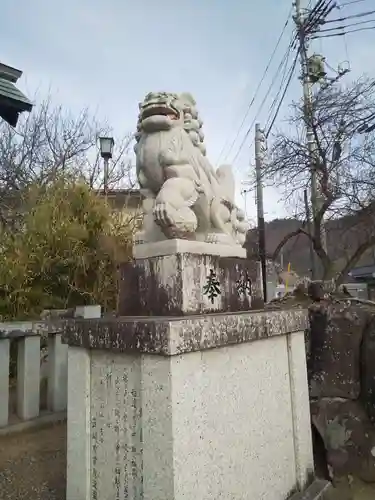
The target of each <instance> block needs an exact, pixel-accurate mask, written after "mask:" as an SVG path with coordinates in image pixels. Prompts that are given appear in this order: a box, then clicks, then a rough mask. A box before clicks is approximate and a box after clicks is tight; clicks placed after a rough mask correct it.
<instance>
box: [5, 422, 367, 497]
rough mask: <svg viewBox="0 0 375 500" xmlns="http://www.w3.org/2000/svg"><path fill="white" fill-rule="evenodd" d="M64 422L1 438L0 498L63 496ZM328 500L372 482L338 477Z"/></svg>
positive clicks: (356, 493)
mask: <svg viewBox="0 0 375 500" xmlns="http://www.w3.org/2000/svg"><path fill="white" fill-rule="evenodd" d="M65 484H66V424H65V423H59V424H55V425H51V426H49V427H45V428H43V429H36V430H33V431H29V432H23V433H20V434H15V435H13V436H7V437H1V438H0V500H26V499H27V500H65ZM327 500H375V485H367V484H365V483H361V482H360V481H357V480H351V481H347V480H341V481H338V482H337V485H336V488H335V489H334V490H333V491H332V494H331V495H329V498H327Z"/></svg>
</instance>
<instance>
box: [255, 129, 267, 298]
mask: <svg viewBox="0 0 375 500" xmlns="http://www.w3.org/2000/svg"><path fill="white" fill-rule="evenodd" d="M265 151H266V138H265V135H264V132H263V130H261V128H260V125H259V123H257V124H256V125H255V174H256V197H257V199H256V202H257V218H258V245H259V257H260V262H261V266H262V282H263V297H264V302H267V263H266V227H265V222H264V206H263V181H262V167H263V162H264V154H265Z"/></svg>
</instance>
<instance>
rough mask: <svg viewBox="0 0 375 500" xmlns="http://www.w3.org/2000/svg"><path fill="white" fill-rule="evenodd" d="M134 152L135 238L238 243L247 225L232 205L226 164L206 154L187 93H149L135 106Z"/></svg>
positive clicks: (199, 123)
mask: <svg viewBox="0 0 375 500" xmlns="http://www.w3.org/2000/svg"><path fill="white" fill-rule="evenodd" d="M139 109H140V112H139V119H138V125H137V133H136V140H137V144H136V145H135V148H134V150H135V153H136V157H137V162H136V168H137V177H138V181H139V184H140V186H141V190H142V194H143V195H144V196H145V201H144V210H145V219H144V227H143V230H142V231H141V233H138V236H137V237H136V243H137V242H138V243H140V242H152V241H160V240H163V239H169V238H184V239H195V240H198V241H204V242H210V243H222V244H229V245H242V244H243V243H244V241H245V237H246V232H247V230H248V224H247V223H246V222H245V215H244V213H243V212H242V211H241V210H240V209H239V208H238V207H237V206H236V205H235V203H234V196H235V185H234V177H233V174H232V171H231V168H230V167H229V166H227V165H223V166H221V167H219V168H218V169H217V170H216V171H215V170H214V168H213V167H212V166H211V164H210V162H209V161H208V159H207V157H206V149H205V146H204V135H203V132H202V121H201V120H200V119H199V116H198V111H197V109H196V106H195V101H194V99H193V97H192V96H191V95H190V94H180V95H177V94H172V93H167V92H155V93H154V92H152V93H149V94H147V96H146V97H145V99H144V101H143V102H142V103H141V104H140V105H139Z"/></svg>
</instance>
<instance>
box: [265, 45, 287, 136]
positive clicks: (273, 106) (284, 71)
mask: <svg viewBox="0 0 375 500" xmlns="http://www.w3.org/2000/svg"><path fill="white" fill-rule="evenodd" d="M289 55H290V54H289ZM289 55H288V57H287V59H286V61H285V65H284V69H283V74H282V77H281V82H280V86H279V90H278V91H277V93H276V96H275V98H274V100H273V101H272V104H271V106H270V108H269V111H268V116H267V119H266V121H265V129H266V130H267V128H268V125H269V121H270V119H271V116H272V114H273V111H274V109H275V108H276V105H277V101H278V100H279V97H280V94H281V91H282V89H283V86H284V83H285V80H286V78H287V74H288V62H289Z"/></svg>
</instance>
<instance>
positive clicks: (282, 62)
mask: <svg viewBox="0 0 375 500" xmlns="http://www.w3.org/2000/svg"><path fill="white" fill-rule="evenodd" d="M293 43H294V40H293V39H292V42H291V43H290V44H289V46H288V48H287V50H286V52H285V54H284V57H283V59H282V60H281V62H280V64H279V66H278V68H277V70H276V72H275V74H274V76H273V78H272V81H271V83H270V85H269V87H268V89H267V91H266V93H265V95H264V97H263V100H262V102H261V103H260V105H259V107H258V109H257V111H256V113H255V116H254V119H253V121H252V123H251V125H250V127H249V128H248V129H247V132H246V134H245V136H244V138H243V140H242V142H241V145H240V147H239V149H238V150H237V153H236V155H235V156H234V159H233V160H232V161H231V163H232V164H233V163H234V162H235V161H236V159H237V158H238V156H239V154H240V152H241V150H242V148H243V146H244V144H245V141H246V139H247V138H248V136H249V134H250V132H251V130H252V128H253V127H254V125H255V122H256V120H257V118H258V116H259V113H260V112H261V111H262V109H263V107H264V105H265V103H266V101H267V99H268V97H269V94H270V92H271V90H272V88H273V86H274V84H275V82H276V80H277V78H278V76H279V74H280V70H281V68H282V66H283V64H284V63H285V60H287V58H288V57H289V54H290V51H291V49H292V45H293ZM241 128H242V127H241ZM239 134H240V130H238V133H237V135H236V138H235V140H234V143H236V142H237V139H238V137H239ZM228 155H229V152H228ZM228 155H227V156H228ZM226 158H227V157H226Z"/></svg>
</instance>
